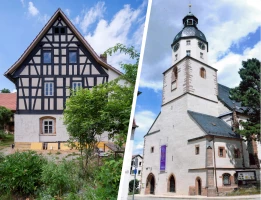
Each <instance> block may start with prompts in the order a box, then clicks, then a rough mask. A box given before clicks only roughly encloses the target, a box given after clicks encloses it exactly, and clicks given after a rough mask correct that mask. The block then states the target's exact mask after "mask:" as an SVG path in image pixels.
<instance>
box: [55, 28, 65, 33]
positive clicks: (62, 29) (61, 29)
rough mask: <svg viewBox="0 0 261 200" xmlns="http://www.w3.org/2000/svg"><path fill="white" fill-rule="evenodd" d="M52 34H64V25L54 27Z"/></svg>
mask: <svg viewBox="0 0 261 200" xmlns="http://www.w3.org/2000/svg"><path fill="white" fill-rule="evenodd" d="M53 30H54V34H65V33H66V27H54V29H53Z"/></svg>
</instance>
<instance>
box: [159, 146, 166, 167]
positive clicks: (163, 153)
mask: <svg viewBox="0 0 261 200" xmlns="http://www.w3.org/2000/svg"><path fill="white" fill-rule="evenodd" d="M166 147H167V146H166V145H163V146H161V150H160V171H165V169H166Z"/></svg>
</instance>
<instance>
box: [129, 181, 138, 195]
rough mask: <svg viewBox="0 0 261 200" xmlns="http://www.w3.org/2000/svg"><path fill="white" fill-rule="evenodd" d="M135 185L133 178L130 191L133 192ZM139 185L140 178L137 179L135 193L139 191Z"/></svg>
mask: <svg viewBox="0 0 261 200" xmlns="http://www.w3.org/2000/svg"><path fill="white" fill-rule="evenodd" d="M133 185H134V180H131V181H130V182H129V192H131V193H132V192H133ZM138 187H139V180H137V179H136V180H135V191H134V192H135V194H136V193H137V192H139V190H138Z"/></svg>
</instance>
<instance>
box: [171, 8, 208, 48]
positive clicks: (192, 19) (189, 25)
mask: <svg viewBox="0 0 261 200" xmlns="http://www.w3.org/2000/svg"><path fill="white" fill-rule="evenodd" d="M182 21H183V25H184V27H183V29H182V30H181V31H180V32H179V33H178V34H177V35H176V36H175V37H174V40H173V42H172V44H171V47H172V46H173V45H175V44H176V43H177V41H179V40H180V39H182V38H190V37H196V38H198V39H200V40H202V41H204V42H207V39H206V37H205V35H204V34H203V33H202V32H201V31H200V30H199V29H198V27H197V24H198V18H197V17H196V16H195V15H193V14H192V13H191V12H189V13H188V14H187V15H186V16H185V17H184V18H183V20H182Z"/></svg>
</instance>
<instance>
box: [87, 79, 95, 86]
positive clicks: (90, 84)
mask: <svg viewBox="0 0 261 200" xmlns="http://www.w3.org/2000/svg"><path fill="white" fill-rule="evenodd" d="M87 79H88V85H89V86H90V87H92V86H94V80H93V78H92V77H88V78H87Z"/></svg>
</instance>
